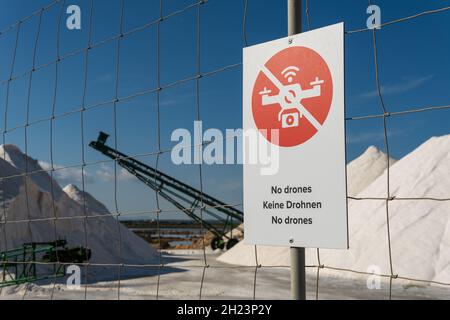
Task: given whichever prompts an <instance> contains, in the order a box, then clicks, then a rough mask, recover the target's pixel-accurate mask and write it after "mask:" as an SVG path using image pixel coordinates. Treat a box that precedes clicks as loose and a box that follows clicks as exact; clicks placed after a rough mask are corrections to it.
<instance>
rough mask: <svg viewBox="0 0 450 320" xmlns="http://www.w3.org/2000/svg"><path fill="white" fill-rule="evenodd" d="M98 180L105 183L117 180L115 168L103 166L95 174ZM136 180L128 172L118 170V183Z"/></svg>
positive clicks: (121, 169)
mask: <svg viewBox="0 0 450 320" xmlns="http://www.w3.org/2000/svg"><path fill="white" fill-rule="evenodd" d="M95 176H96V178H98V179H100V180H101V181H105V182H113V181H114V180H115V177H114V176H115V172H114V167H110V166H107V165H105V164H101V166H100V170H97V171H96V172H95ZM135 179H136V178H135V177H134V176H133V175H132V174H130V173H129V172H128V171H127V170H125V169H123V168H118V170H117V181H132V180H135Z"/></svg>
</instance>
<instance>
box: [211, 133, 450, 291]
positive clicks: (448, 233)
mask: <svg viewBox="0 0 450 320" xmlns="http://www.w3.org/2000/svg"><path fill="white" fill-rule="evenodd" d="M449 172H450V136H443V137H439V138H432V139H430V140H429V141H427V142H426V143H424V144H423V145H422V146H420V147H419V148H417V149H416V150H415V151H414V152H412V153H411V154H409V155H407V156H406V157H404V158H403V159H402V160H400V161H399V162H397V163H396V164H394V165H393V166H392V167H391V172H390V189H391V196H395V197H397V198H417V197H429V198H448V197H449V192H450V175H449ZM386 189H387V188H386V176H385V175H382V176H380V177H378V178H377V179H376V180H375V181H374V182H373V183H372V184H370V185H369V186H368V187H367V188H366V189H364V190H363V191H362V192H360V193H359V194H358V197H381V198H383V197H386V196H387V193H386ZM389 217H390V219H389V221H390V232H391V248H392V262H393V273H394V274H399V275H401V276H403V277H410V278H416V279H423V280H433V281H439V282H445V283H449V282H450V203H449V202H446V201H429V200H397V201H392V202H390V203H389ZM386 220H387V219H386V207H385V201H383V200H378V201H377V200H367V201H351V202H350V204H349V230H350V247H351V248H350V250H344V251H341V250H321V251H320V252H321V263H322V264H325V265H326V266H331V267H338V268H348V269H352V270H358V271H363V272H367V271H368V269H369V267H372V266H377V267H378V268H379V269H380V271H381V273H383V274H390V273H391V270H390V262H389V248H388V238H387V237H388V236H387V223H386ZM254 251H255V249H254V247H253V246H247V245H244V244H243V243H240V244H238V245H237V246H236V247H234V248H233V249H231V250H230V251H229V252H226V253H225V254H223V255H222V256H221V257H220V259H219V260H220V261H222V262H226V263H230V264H238V265H255V253H254ZM258 262H259V263H260V264H262V265H269V266H270V265H275V266H278V265H286V266H288V265H289V250H288V249H286V248H270V247H258ZM307 264H311V265H314V264H317V257H316V252H315V250H314V249H309V250H307ZM339 275H340V276H352V274H351V273H345V272H340V273H339Z"/></svg>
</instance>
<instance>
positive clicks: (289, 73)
mask: <svg viewBox="0 0 450 320" xmlns="http://www.w3.org/2000/svg"><path fill="white" fill-rule="evenodd" d="M299 71H300V69H299V68H297V67H296V66H290V67H287V68H286V69H284V70H283V72H282V73H281V75H282V76H283V77H284V78H285V79H287V80H288V81H289V83H292V81H294V78H293V77H295V76H296V75H297V72H299Z"/></svg>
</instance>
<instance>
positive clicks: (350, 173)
mask: <svg viewBox="0 0 450 320" xmlns="http://www.w3.org/2000/svg"><path fill="white" fill-rule="evenodd" d="M387 160H388V158H387V156H386V154H385V153H383V152H382V151H380V150H378V149H377V148H376V147H374V146H372V147H369V148H368V149H367V150H366V152H364V153H363V154H362V155H361V156H360V157H359V158H357V159H355V160H353V161H352V162H350V163H349V165H348V166H347V180H348V186H347V189H348V195H349V197H356V195H357V194H358V193H360V192H361V191H363V190H364V189H365V188H367V187H368V186H369V185H370V184H371V183H372V182H373V181H375V179H377V178H378V177H379V176H381V175H382V174H385V175H386V168H387V165H388V161H387ZM395 162H396V160H394V159H392V158H389V165H390V166H392V165H393V164H394V163H395Z"/></svg>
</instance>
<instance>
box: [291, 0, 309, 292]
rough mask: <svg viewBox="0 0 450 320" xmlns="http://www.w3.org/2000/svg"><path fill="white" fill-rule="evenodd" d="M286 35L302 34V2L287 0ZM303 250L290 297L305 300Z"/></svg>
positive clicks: (295, 252)
mask: <svg viewBox="0 0 450 320" xmlns="http://www.w3.org/2000/svg"><path fill="white" fill-rule="evenodd" d="M287 4H288V35H289V36H292V35H295V34H297V33H301V32H302V0H288V3H287ZM305 269H306V267H305V248H291V295H292V299H293V300H306V272H305Z"/></svg>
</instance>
